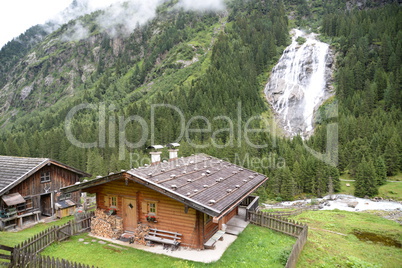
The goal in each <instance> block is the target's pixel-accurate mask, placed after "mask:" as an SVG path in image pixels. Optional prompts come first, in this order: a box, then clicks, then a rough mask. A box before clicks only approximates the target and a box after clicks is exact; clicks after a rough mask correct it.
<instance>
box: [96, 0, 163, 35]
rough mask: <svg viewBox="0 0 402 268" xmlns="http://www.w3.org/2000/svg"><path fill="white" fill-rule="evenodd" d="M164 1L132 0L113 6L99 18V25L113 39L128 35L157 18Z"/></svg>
mask: <svg viewBox="0 0 402 268" xmlns="http://www.w3.org/2000/svg"><path fill="white" fill-rule="evenodd" d="M162 2H163V1H162V0H148V1H143V0H131V1H127V2H124V3H122V4H120V3H119V4H116V5H113V6H111V7H109V8H107V9H106V10H105V12H104V13H103V14H101V15H100V16H98V18H97V23H98V25H99V26H100V27H101V28H102V29H103V30H105V31H106V32H107V33H108V34H109V35H110V36H111V37H116V36H119V35H127V34H130V33H131V32H133V30H134V29H135V28H136V27H137V26H141V25H143V24H145V23H146V22H148V21H149V20H151V19H153V18H154V17H155V16H156V8H157V7H158V6H159V5H160V4H161V3H162Z"/></svg>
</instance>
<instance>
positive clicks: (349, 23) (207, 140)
mask: <svg viewBox="0 0 402 268" xmlns="http://www.w3.org/2000/svg"><path fill="white" fill-rule="evenodd" d="M357 2H358V1H357ZM174 3H175V1H168V2H165V3H164V4H162V5H161V6H160V7H158V9H157V15H156V17H155V18H153V19H151V20H149V21H148V22H147V23H145V24H143V25H137V26H136V27H135V29H134V30H133V31H132V32H130V33H129V34H124V33H123V32H124V31H123V30H122V32H121V33H120V34H119V32H117V35H116V34H114V35H111V34H110V32H108V31H107V30H104V29H102V28H100V27H99V25H98V24H97V23H96V18H97V17H98V16H101V15H102V14H103V11H97V12H94V13H91V14H88V15H85V16H82V17H80V18H78V19H77V20H75V21H70V22H69V23H67V24H65V25H63V26H61V27H60V28H59V29H58V30H56V31H54V32H51V33H46V32H45V31H42V30H41V28H40V26H35V27H33V28H31V29H29V30H27V31H26V32H25V33H24V34H22V35H21V36H20V37H19V40H20V42H16V41H11V42H9V43H8V44H6V45H5V46H4V47H3V48H2V49H1V51H0V66H1V67H0V68H1V69H0V77H1V79H0V80H1V81H0V87H1V91H0V107H1V110H0V124H1V126H2V127H1V129H0V155H14V156H31V157H47V158H52V159H55V160H59V161H61V162H63V163H66V164H68V165H71V166H74V167H77V168H79V169H82V170H85V171H87V172H88V173H91V174H92V175H93V177H95V176H97V175H106V174H109V173H110V172H116V171H120V170H121V169H129V168H131V167H136V166H138V165H140V164H142V165H143V164H144V163H142V162H141V161H140V160H141V159H145V158H146V159H148V158H149V155H148V151H147V150H146V147H147V146H148V145H150V144H151V143H156V144H167V143H169V142H179V143H180V144H181V146H180V151H179V155H182V156H187V155H190V154H192V153H198V152H204V153H207V154H210V155H212V156H215V157H218V158H223V159H227V160H229V161H231V162H234V163H236V164H239V165H243V166H245V167H248V168H250V169H253V170H256V171H258V172H261V173H264V174H266V175H267V176H269V177H270V180H269V181H268V184H267V185H266V186H265V189H261V190H260V193H259V194H260V195H262V196H263V197H264V198H267V197H270V198H277V199H293V198H295V196H298V195H302V194H309V195H313V196H323V195H325V194H327V193H328V192H329V191H332V190H334V191H339V190H340V180H339V177H340V175H341V174H350V176H351V177H352V178H354V179H356V190H355V195H356V196H360V197H364V196H366V195H367V196H375V195H376V194H377V191H378V187H379V186H381V185H382V184H384V183H385V182H386V180H387V176H394V175H397V174H399V173H400V172H401V170H402V136H401V133H402V118H401V117H402V90H401V88H402V65H401V62H402V7H401V5H400V4H398V1H375V0H372V1H365V3H364V4H363V5H353V4H350V2H349V1H341V0H338V1H321V0H314V1H313V0H311V1H306V0H284V1H282V0H265V1H261V0H250V1H242V0H232V1H229V2H228V4H227V9H226V11H219V12H212V11H211V12H196V11H184V10H180V9H176V8H173V6H174ZM77 22H79V23H80V25H84V26H85V27H86V28H87V29H88V35H87V36H85V37H84V38H82V39H79V40H74V38H71V37H72V35H71V33H72V31H73V30H74V27H75V25H77ZM294 27H300V28H302V29H306V30H309V29H310V30H311V31H314V32H317V33H320V38H321V40H323V41H325V42H327V43H329V44H330V46H331V49H332V50H333V51H334V54H335V63H334V64H335V71H334V74H333V88H334V91H335V96H334V97H332V98H330V99H329V100H327V101H326V102H325V103H324V105H323V106H322V107H321V108H320V109H319V111H318V112H317V114H320V113H324V112H325V108H326V107H327V106H328V105H331V104H333V103H337V107H338V112H337V115H336V116H335V117H331V118H328V119H326V118H325V117H322V118H321V117H319V116H317V118H316V121H315V133H314V134H313V136H312V137H310V138H309V139H308V140H303V139H302V138H301V137H300V136H297V137H294V138H292V139H290V138H287V137H284V136H283V135H281V133H280V129H278V127H277V126H274V124H275V123H274V120H272V118H273V117H274V114H273V112H272V111H271V109H270V107H269V104H268V103H267V102H266V100H265V96H264V95H263V89H264V86H265V84H266V82H267V80H268V78H269V73H270V71H271V70H272V68H273V66H274V65H275V64H276V63H277V61H278V60H279V58H280V56H281V54H282V52H283V50H284V48H285V47H286V46H287V45H288V44H289V43H290V36H289V30H290V29H291V28H294ZM67 37H69V38H67ZM80 105H81V106H80ZM74 107H81V109H79V110H77V111H76V113H74V117H72V119H71V120H69V121H68V120H66V118H70V117H69V116H70V115H71V111H72V109H73V108H74ZM173 107H175V108H173ZM250 118H251V119H253V120H250ZM66 121H68V122H69V123H68V124H67V123H66ZM183 121H184V122H183ZM267 122H269V123H267ZM333 123H337V125H338V139H337V142H338V147H337V148H338V149H337V152H336V153H337V160H338V161H337V165H336V166H334V165H330V164H326V163H325V162H324V161H322V159H319V158H317V157H316V156H315V155H314V154H312V153H311V152H310V151H309V150H307V149H306V147H308V148H311V149H313V150H315V151H316V152H322V153H324V152H325V150H326V146H327V134H328V133H327V130H328V126H329V125H330V124H333ZM183 124H184V128H186V129H198V130H202V129H203V130H204V131H198V132H196V131H194V132H189V133H187V132H186V133H184V134H183V133H182V131H183ZM245 126H246V127H247V128H248V129H253V128H254V129H259V128H264V129H265V128H267V129H268V131H259V132H252V131H250V132H247V134H245V131H244V129H245ZM231 130H234V131H231ZM238 130H240V131H238ZM67 132H69V133H70V134H71V135H73V136H74V137H75V139H76V140H77V141H79V142H80V143H82V144H86V145H87V146H76V144H73V143H72V142H71V139H69V137H68V135H67V134H66V133H67ZM182 134H183V135H182ZM180 136H181V137H182V138H181V139H179V140H177V139H178V137H180ZM122 141H123V142H122ZM250 144H251V145H250ZM254 145H264V146H254ZM81 147H87V148H81ZM165 155H166V154H164V156H165ZM331 188H332V189H331Z"/></svg>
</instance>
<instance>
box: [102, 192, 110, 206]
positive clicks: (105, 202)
mask: <svg viewBox="0 0 402 268" xmlns="http://www.w3.org/2000/svg"><path fill="white" fill-rule="evenodd" d="M103 203H104V205H105V207H109V196H108V195H105V196H104V197H103Z"/></svg>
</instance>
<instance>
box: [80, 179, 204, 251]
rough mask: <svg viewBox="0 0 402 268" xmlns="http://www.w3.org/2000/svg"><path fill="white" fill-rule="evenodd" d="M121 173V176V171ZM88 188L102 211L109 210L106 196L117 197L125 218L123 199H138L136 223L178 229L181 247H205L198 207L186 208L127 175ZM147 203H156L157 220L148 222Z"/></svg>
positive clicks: (120, 211)
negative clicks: (145, 207)
mask: <svg viewBox="0 0 402 268" xmlns="http://www.w3.org/2000/svg"><path fill="white" fill-rule="evenodd" d="M118 175H119V176H122V175H121V174H118ZM85 191H87V192H89V193H96V201H97V206H98V208H100V209H102V210H109V209H110V204H108V201H107V200H108V198H107V196H117V208H116V209H117V215H118V216H119V217H122V218H123V217H124V208H123V199H124V198H130V199H135V200H136V208H137V223H147V224H148V225H149V226H150V227H151V228H157V229H161V230H165V231H170V232H178V233H180V234H182V235H183V236H182V239H181V245H182V246H187V247H192V248H203V237H202V229H203V222H202V219H201V216H202V215H201V216H197V212H196V210H194V209H192V208H188V209H185V206H184V204H182V203H180V202H178V201H176V200H174V199H172V198H170V197H167V196H165V195H163V194H161V193H158V192H156V191H154V190H152V189H150V188H148V187H145V186H143V185H141V184H138V183H136V182H133V181H131V180H126V179H125V178H124V177H122V178H121V179H119V180H115V181H111V182H108V183H106V184H103V185H100V186H94V187H91V188H87V189H85ZM105 197H106V198H105ZM105 200H106V201H105ZM144 202H145V203H147V202H155V203H156V206H157V207H156V209H157V212H156V220H157V222H156V223H154V222H148V221H147V219H146V217H147V212H146V211H144V210H143V208H144V206H143V203H144ZM125 227H126V226H125Z"/></svg>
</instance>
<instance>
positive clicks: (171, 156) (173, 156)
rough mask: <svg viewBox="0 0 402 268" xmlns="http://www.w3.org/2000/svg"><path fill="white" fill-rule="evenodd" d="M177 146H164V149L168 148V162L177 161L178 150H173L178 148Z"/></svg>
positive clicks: (172, 144) (174, 144) (176, 144)
mask: <svg viewBox="0 0 402 268" xmlns="http://www.w3.org/2000/svg"><path fill="white" fill-rule="evenodd" d="M179 146H180V144H179V143H176V142H172V143H169V144H166V147H169V148H170V149H169V150H168V151H169V161H172V160H175V159H177V152H178V151H179V149H175V148H176V147H179Z"/></svg>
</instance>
